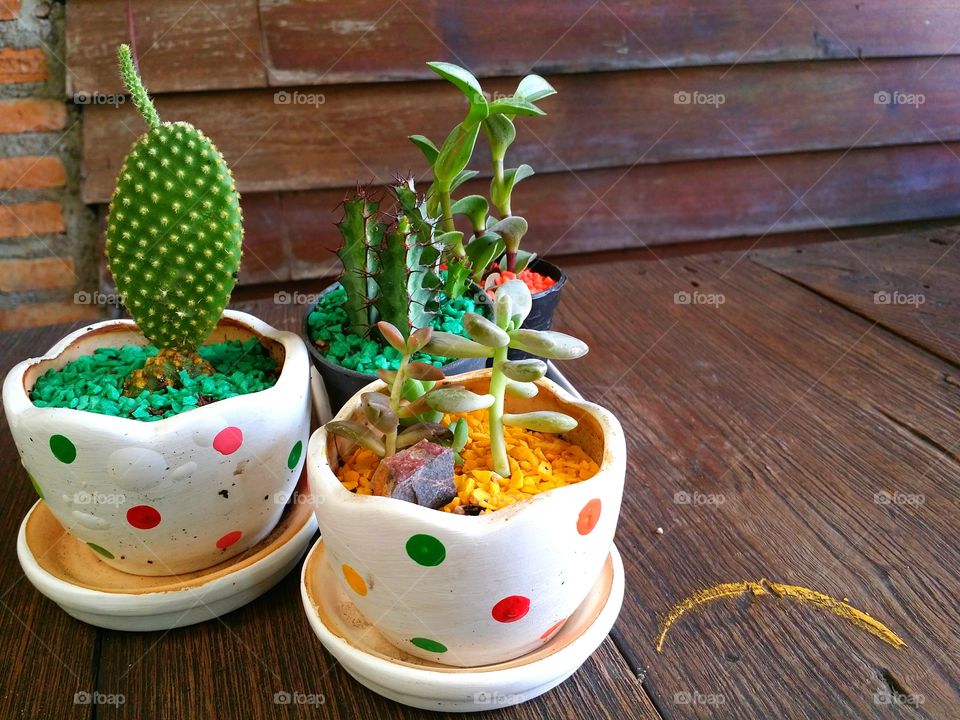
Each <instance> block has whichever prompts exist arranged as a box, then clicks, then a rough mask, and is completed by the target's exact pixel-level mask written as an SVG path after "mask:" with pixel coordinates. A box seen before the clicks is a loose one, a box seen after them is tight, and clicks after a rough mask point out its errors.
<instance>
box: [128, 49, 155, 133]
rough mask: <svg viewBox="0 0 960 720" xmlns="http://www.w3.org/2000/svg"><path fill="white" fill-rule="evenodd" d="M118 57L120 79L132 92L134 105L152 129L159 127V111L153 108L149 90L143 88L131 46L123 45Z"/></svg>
mask: <svg viewBox="0 0 960 720" xmlns="http://www.w3.org/2000/svg"><path fill="white" fill-rule="evenodd" d="M117 56H118V57H119V60H120V77H121V78H123V84H124V85H126V87H127V90H129V91H130V96H131V97H132V98H133V104H134V105H136V106H137V110H139V111H140V114H141V115H142V116H143V119H144V120H146V122H147V125H149V126H150V128H151V129H152V128H155V127H159V125H160V116H159V115H157V109H156V108H155V107H154V106H153V101H152V100H151V99H150V96H149V95H148V94H147V89H146V88H145V87H144V86H143V81H142V80H141V79H140V76H139V75H138V74H137V68H136V66H135V65H134V63H133V54H132V53H131V52H130V46H129V45H121V46H120V47H119V48H118V50H117Z"/></svg>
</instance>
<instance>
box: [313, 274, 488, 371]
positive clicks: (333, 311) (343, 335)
mask: <svg viewBox="0 0 960 720" xmlns="http://www.w3.org/2000/svg"><path fill="white" fill-rule="evenodd" d="M346 299H347V293H346V291H345V290H344V289H343V288H342V287H337V288H335V289H333V290H331V291H330V292H328V293H327V294H326V295H324V296H323V297H321V298H320V301H319V302H318V303H317V306H316V307H315V308H314V310H313V312H311V313H310V315H309V316H308V317H307V325H308V327H309V328H310V339H311V340H312V341H313V344H314V346H316V347H317V349H318V350H320V352H321V353H322V354H323V356H324V357H325V358H327V360H330V361H331V362H333V363H336V364H337V365H339V366H340V367H344V368H347V369H349V370H356V371H357V372H361V373H366V374H368V375H376V374H377V370H379V369H381V368H383V369H386V370H396V369H397V368H398V367H400V353H398V352H397V351H396V350H394V349H393V348H392V347H390V346H387V347H386V348H383V347H381V346H380V343H379V342H377V341H376V340H374V339H373V338H362V337H359V336H357V335H354V334H353V333H350V332H345V331H344V326H346V324H347V311H346V310H344V309H343V304H344V302H346ZM468 312H474V313H479V314H481V315H483V314H485V313H484V310H483V308H482V307H478V306H477V304H476V303H475V302H474V301H473V300H472V299H471V298H469V297H467V296H466V295H464V296H463V297H460V298H457V299H456V300H446V299H445V298H444V299H442V300H441V302H440V312H439V313H437V315H436V316H435V317H434V318H433V321H432V322H431V325H433V327H434V329H435V330H443V331H444V332H448V333H454V334H456V335H463V336H466V334H467V333H466V331H464V329H463V323H462V318H463V314H464V313H468ZM318 341H319V342H318ZM413 359H414V360H419V361H421V362H427V363H430V364H431V365H436V366H438V367H439V366H441V365H446V364H447V363H449V362H453V360H454V359H455V358H445V357H438V356H436V355H427V354H426V353H420V352H418V353H416V354H415V355H414V356H413Z"/></svg>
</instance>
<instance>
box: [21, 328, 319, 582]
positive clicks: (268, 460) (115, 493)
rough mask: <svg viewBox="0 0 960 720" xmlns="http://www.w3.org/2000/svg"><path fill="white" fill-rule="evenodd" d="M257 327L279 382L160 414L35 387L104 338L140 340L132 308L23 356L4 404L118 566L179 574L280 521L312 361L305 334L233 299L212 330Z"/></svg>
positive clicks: (25, 444) (41, 465)
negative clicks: (48, 399)
mask: <svg viewBox="0 0 960 720" xmlns="http://www.w3.org/2000/svg"><path fill="white" fill-rule="evenodd" d="M253 336H256V337H258V338H259V339H260V341H261V342H262V343H263V344H264V346H265V347H266V348H267V349H268V350H269V352H270V353H271V354H272V355H273V356H274V358H275V359H276V360H277V361H278V363H281V364H282V370H281V372H280V375H279V377H278V379H277V382H276V384H275V385H274V386H273V387H271V388H269V389H267V390H263V391H260V392H256V393H250V394H248V395H240V396H237V397H232V398H228V399H226V400H220V401H218V402H214V403H210V404H208V405H204V406H202V407H198V408H195V409H193V410H189V411H187V412H184V413H181V414H179V415H175V416H173V417H170V418H165V419H163V420H158V421H156V422H141V421H139V420H131V419H127V418H119V417H111V416H107V415H98V414H93V413H88V412H84V411H80V410H71V409H67V408H38V407H35V406H34V405H33V403H31V402H30V398H29V396H28V390H29V388H32V387H33V384H34V383H35V381H36V379H37V378H38V377H39V376H40V375H42V374H43V373H44V372H46V371H47V370H48V369H50V368H60V367H62V366H63V365H65V364H66V363H67V362H69V361H71V360H74V359H76V358H78V357H80V356H83V355H87V354H90V353H92V352H93V351H94V350H95V349H96V348H98V347H118V346H121V345H142V344H144V343H145V340H144V338H143V337H142V336H141V335H140V334H139V332H137V330H136V326H135V325H134V324H133V322H132V321H130V320H111V321H107V322H101V323H95V324H93V325H90V326H88V327H85V328H83V329H81V330H78V331H77V332H75V333H73V334H71V335H68V336H67V337H66V338H64V339H63V340H61V341H60V342H59V343H58V344H57V345H56V346H54V347H53V348H52V349H51V350H50V352H49V353H47V354H46V355H44V356H43V357H40V358H33V359H30V360H27V361H25V362H22V363H20V364H19V365H17V366H16V367H15V368H13V370H11V371H10V373H9V374H8V375H7V378H6V380H5V381H4V385H3V404H4V410H5V411H6V415H7V420H8V422H9V425H10V430H11V432H12V433H13V438H14V441H15V442H16V444H17V449H18V450H19V451H20V457H21V460H22V462H23V465H24V466H25V467H26V469H27V473H28V474H29V476H30V480H31V482H33V484H34V487H35V489H36V490H37V493H38V495H40V497H42V498H43V499H44V501H45V502H46V504H47V505H48V506H49V507H50V510H51V511H52V512H53V514H54V515H55V516H56V518H57V519H58V520H59V521H60V523H61V524H62V525H63V526H64V527H65V528H66V529H67V531H68V532H70V533H71V534H73V535H75V536H76V537H78V538H80V540H82V541H83V542H85V543H86V544H87V545H89V547H90V548H91V550H90V552H91V553H92V554H95V556H96V557H97V558H99V559H100V560H102V561H103V562H105V563H108V564H110V565H112V566H113V567H115V568H117V569H119V570H123V571H126V572H130V573H135V574H139V575H178V574H181V573H187V572H192V571H195V570H200V569H203V568H205V567H209V566H211V565H215V564H217V563H219V562H222V561H224V560H227V559H229V558H230V557H233V556H235V555H238V554H240V553H242V552H244V551H245V550H247V549H248V548H250V547H253V546H254V545H256V544H257V543H258V542H260V540H262V539H263V538H264V537H265V536H266V535H267V534H268V533H269V532H270V531H271V530H272V529H273V527H274V526H275V525H276V524H277V521H278V520H279V519H280V515H281V513H282V512H283V509H284V505H285V503H286V500H287V498H289V496H290V494H291V493H292V492H293V489H294V487H295V486H296V482H297V478H299V476H300V472H301V468H302V465H303V461H304V455H305V453H304V447H305V445H306V439H307V435H308V433H309V428H310V424H309V423H310V408H309V383H310V361H309V356H308V355H307V351H306V348H305V347H304V346H303V342H302V341H301V340H300V338H299V337H298V336H297V335H295V334H293V333H289V332H282V331H279V330H276V329H275V328H272V327H270V326H269V325H267V324H265V323H263V322H261V321H260V320H258V319H257V318H255V317H253V316H251V315H247V314H245V313H240V312H234V311H227V312H226V313H224V316H223V318H222V319H221V321H220V324H219V325H218V327H217V328H216V329H215V330H214V332H213V334H212V335H211V337H210V339H209V340H208V342H211V343H215V342H223V341H225V340H235V339H237V340H248V339H250V338H251V337H253Z"/></svg>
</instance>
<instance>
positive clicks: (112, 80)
mask: <svg viewBox="0 0 960 720" xmlns="http://www.w3.org/2000/svg"><path fill="white" fill-rule="evenodd" d="M133 10H134V15H135V20H136V30H137V51H138V54H139V57H140V71H141V72H142V73H143V78H144V82H145V84H146V86H147V87H148V88H149V89H150V90H151V92H155V93H159V92H181V91H185V90H219V89H226V88H244V87H262V86H264V85H265V84H266V77H267V71H266V67H265V66H264V64H263V59H262V57H261V54H262V53H261V50H260V19H259V16H258V13H257V3H256V0H203V2H196V1H195V0H164V1H163V2H158V1H156V0H150V1H148V2H137V3H135V4H133ZM129 41H130V40H129V33H128V31H127V0H84V1H83V2H75V3H70V4H69V5H68V6H67V68H68V71H67V95H68V96H70V97H73V96H76V95H77V94H80V95H84V96H86V97H88V98H93V99H92V100H90V101H89V102H97V99H96V96H97V95H100V96H104V95H112V94H115V93H122V92H124V90H123V86H122V84H121V82H120V76H119V74H118V72H117V46H118V45H119V44H121V43H124V42H129ZM75 101H76V102H80V103H83V102H84V101H83V100H82V99H81V100H75ZM102 102H106V99H104V100H103V101H102Z"/></svg>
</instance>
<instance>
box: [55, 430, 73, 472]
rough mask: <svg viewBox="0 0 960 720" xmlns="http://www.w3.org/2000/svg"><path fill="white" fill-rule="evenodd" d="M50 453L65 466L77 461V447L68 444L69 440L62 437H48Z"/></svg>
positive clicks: (70, 443)
mask: <svg viewBox="0 0 960 720" xmlns="http://www.w3.org/2000/svg"><path fill="white" fill-rule="evenodd" d="M50 452H52V453H53V456H54V457H55V458H56V459H57V460H59V461H60V462H62V463H64V464H65V465H69V464H70V463H72V462H73V461H74V460H76V459H77V446H76V445H74V444H73V443H72V442H70V438H68V437H65V436H63V435H51V436H50Z"/></svg>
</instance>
